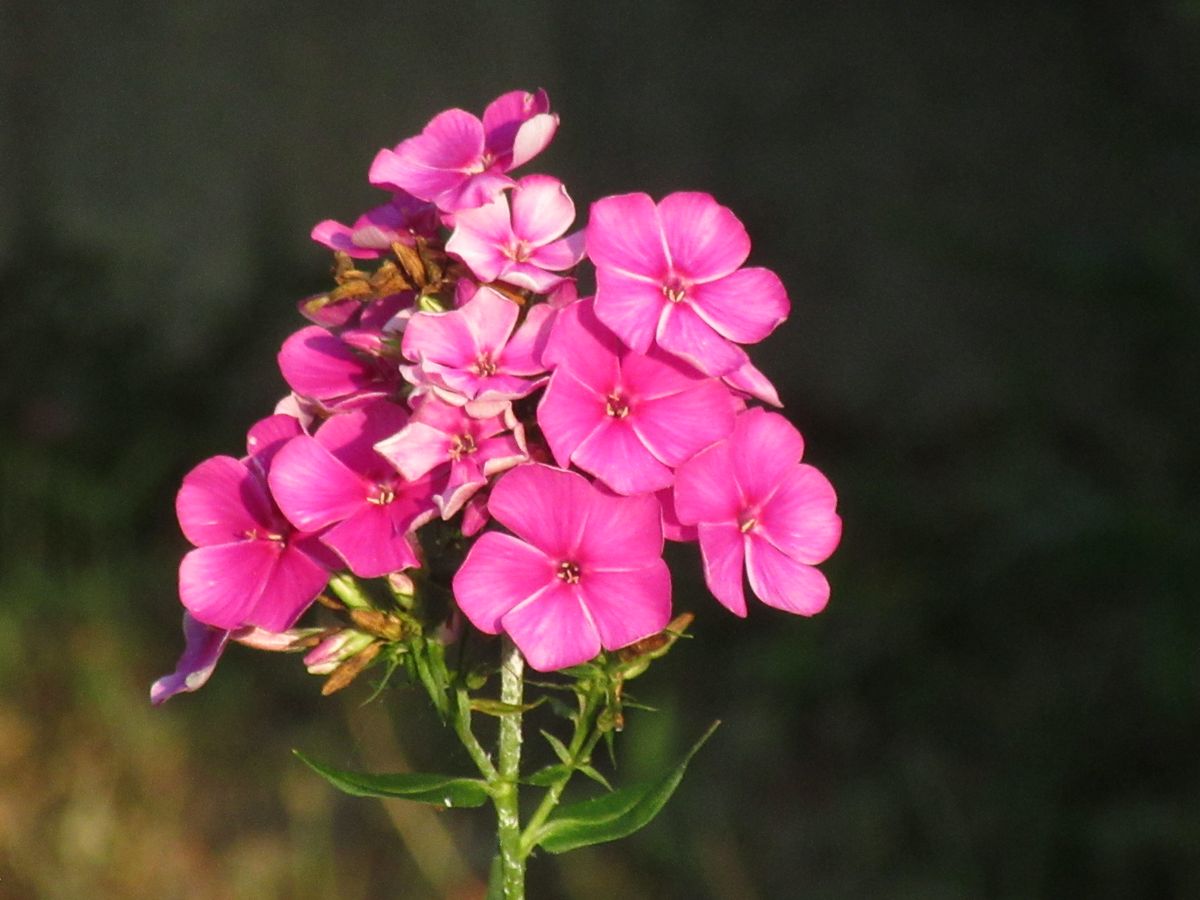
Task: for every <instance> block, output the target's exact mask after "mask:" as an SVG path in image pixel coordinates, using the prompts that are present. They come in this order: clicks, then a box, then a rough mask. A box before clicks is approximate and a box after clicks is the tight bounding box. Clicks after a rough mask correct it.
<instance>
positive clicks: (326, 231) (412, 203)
mask: <svg viewBox="0 0 1200 900" xmlns="http://www.w3.org/2000/svg"><path fill="white" fill-rule="evenodd" d="M438 224H439V222H438V215H437V208H436V207H434V206H433V205H432V204H430V203H427V202H425V201H423V200H418V199H417V198H416V197H413V196H411V195H409V194H407V193H405V192H403V191H399V192H397V193H396V195H395V196H394V197H393V198H392V199H391V201H390V202H388V203H385V204H383V205H382V206H376V207H375V208H374V209H370V210H367V211H366V212H365V213H363V214H362V215H361V216H359V217H358V218H357V219H355V220H354V223H353V224H351V225H343V224H342V223H341V222H338V221H335V220H334V219H325V220H324V221H322V222H318V223H317V224H316V225H314V226H313V230H312V239H313V240H314V241H316V242H317V243H318V244H324V245H325V246H326V247H328V248H329V249H330V250H341V251H342V252H343V253H345V254H347V255H348V256H352V257H354V258H355V259H377V258H378V257H380V256H386V255H387V254H388V253H390V252H391V249H392V244H404V245H406V246H409V247H411V246H413V245H414V244H415V243H416V239H417V238H418V237H424V238H432V237H434V236H435V235H436V234H437V231H438Z"/></svg>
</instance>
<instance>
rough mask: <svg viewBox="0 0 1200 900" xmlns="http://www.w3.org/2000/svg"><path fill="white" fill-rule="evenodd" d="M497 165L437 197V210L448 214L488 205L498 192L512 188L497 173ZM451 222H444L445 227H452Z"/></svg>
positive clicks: (508, 179)
mask: <svg viewBox="0 0 1200 900" xmlns="http://www.w3.org/2000/svg"><path fill="white" fill-rule="evenodd" d="M498 166H499V164H498V163H497V164H496V165H494V166H492V168H490V169H488V170H487V171H486V172H480V173H479V174H478V175H471V176H470V177H468V178H466V179H465V180H464V181H461V182H460V183H459V184H457V185H456V186H455V187H453V188H451V189H450V190H448V191H445V192H444V193H442V194H439V195H438V196H437V204H438V208H439V209H443V210H446V212H447V213H448V214H453V213H456V212H461V211H463V210H467V209H475V208H477V207H480V206H483V205H484V204H485V203H490V202H491V201H493V200H495V199H496V197H497V196H499V194H500V192H501V191H503V190H505V189H506V188H510V187H512V186H513V180H512V179H511V178H509V177H508V176H507V175H501V174H499V171H498ZM453 225H454V223H453V221H452V220H450V221H447V222H446V227H447V228H451V227H453Z"/></svg>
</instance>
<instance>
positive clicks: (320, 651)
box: [304, 628, 375, 675]
mask: <svg viewBox="0 0 1200 900" xmlns="http://www.w3.org/2000/svg"><path fill="white" fill-rule="evenodd" d="M374 640H375V638H374V637H372V636H371V635H369V634H363V632H361V631H355V630H354V629H352V628H344V629H342V630H341V631H339V632H336V633H335V634H331V635H330V636H329V637H327V638H325V640H323V641H321V643H319V644H317V646H316V647H314V648H313V649H312V650H310V651H309V652H308V653H307V654H305V656H304V665H305V667H306V668H307V669H308V674H310V675H328V674H329V673H330V672H332V671H333V670H334V669H336V668H337V667H338V666H340V665H341V664H342V663H344V662H345V661H346V660H348V659H350V658H351V657H353V656H356V655H358V654H359V653H361V652H362V651H363V650H365V649H366V648H367V647H368V646H370V644H371V643H372V642H373V641H374Z"/></svg>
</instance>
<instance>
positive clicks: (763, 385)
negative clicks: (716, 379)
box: [722, 360, 783, 407]
mask: <svg viewBox="0 0 1200 900" xmlns="http://www.w3.org/2000/svg"><path fill="white" fill-rule="evenodd" d="M722 380H723V381H724V382H725V383H726V384H727V385H729V387H731V388H732V389H733V390H735V391H737V392H739V393H741V394H746V395H747V396H750V397H753V398H754V399H755V400H761V401H762V402H763V403H767V404H770V405H771V406H776V407H782V406H783V401H781V400H780V399H779V392H778V391H776V390H775V385H773V384H772V383H771V380H770V379H769V378H767V376H766V375H764V374H763V373H762V372H760V371H759V370H758V369H756V368H755V367H754V364H753V363H751V362H750V360H746V362H745V363H743V364H742V367H741V368H740V369H735V370H734V371H732V372H730V373H729V374H728V375H724V376H722Z"/></svg>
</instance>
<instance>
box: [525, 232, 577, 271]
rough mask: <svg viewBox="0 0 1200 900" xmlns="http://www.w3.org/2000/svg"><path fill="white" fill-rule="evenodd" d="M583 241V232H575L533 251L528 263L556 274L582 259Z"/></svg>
mask: <svg viewBox="0 0 1200 900" xmlns="http://www.w3.org/2000/svg"><path fill="white" fill-rule="evenodd" d="M584 239H585V234H584V232H582V231H577V232H575V233H574V234H571V235H567V236H566V237H565V238H559V239H558V240H557V241H551V242H550V243H549V244H546V245H545V246H544V247H538V248H537V249H536V250H534V251H533V253H532V254H531V255H530V257H529V261H530V262H531V263H533V264H534V265H536V266H541V267H542V268H543V269H554V270H555V271H556V272H561V271H562V270H563V269H569V268H571V266H573V265H575V264H576V263H578V262H579V261H580V260H581V259H583V254H584V250H585V246H584Z"/></svg>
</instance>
